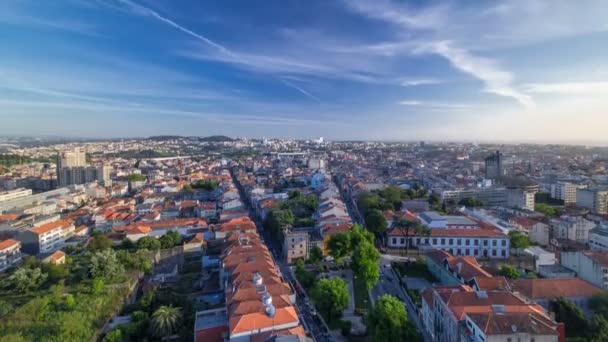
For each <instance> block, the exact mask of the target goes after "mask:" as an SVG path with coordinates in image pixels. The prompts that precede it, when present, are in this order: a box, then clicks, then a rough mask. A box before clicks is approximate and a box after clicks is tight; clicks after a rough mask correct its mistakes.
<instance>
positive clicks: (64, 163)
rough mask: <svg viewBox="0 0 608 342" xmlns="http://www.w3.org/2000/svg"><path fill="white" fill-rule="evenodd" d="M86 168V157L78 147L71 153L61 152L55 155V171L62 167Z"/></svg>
mask: <svg viewBox="0 0 608 342" xmlns="http://www.w3.org/2000/svg"><path fill="white" fill-rule="evenodd" d="M80 166H87V155H86V153H85V152H84V151H81V150H80V149H79V148H78V147H76V148H74V149H73V150H71V151H63V152H60V153H59V154H58V155H57V169H58V170H59V169H61V168H64V167H80Z"/></svg>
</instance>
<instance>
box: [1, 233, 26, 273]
mask: <svg viewBox="0 0 608 342" xmlns="http://www.w3.org/2000/svg"><path fill="white" fill-rule="evenodd" d="M20 262H21V242H19V241H17V240H13V239H7V240H2V241H0V272H3V271H4V270H6V269H7V268H9V267H11V266H14V265H17V264H18V263H20Z"/></svg>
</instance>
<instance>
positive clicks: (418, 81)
mask: <svg viewBox="0 0 608 342" xmlns="http://www.w3.org/2000/svg"><path fill="white" fill-rule="evenodd" d="M440 83H443V81H442V80H438V79H434V78H405V79H401V81H400V83H399V84H401V86H402V87H413V86H419V85H431V84H440Z"/></svg>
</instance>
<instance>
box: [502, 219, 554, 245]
mask: <svg viewBox="0 0 608 342" xmlns="http://www.w3.org/2000/svg"><path fill="white" fill-rule="evenodd" d="M509 222H510V223H511V224H512V225H514V226H515V227H516V228H517V229H519V230H521V231H523V232H526V233H527V234H528V238H529V239H530V241H531V242H534V243H537V244H539V245H541V246H548V245H549V237H550V235H551V226H549V225H548V224H546V223H544V222H541V221H537V220H534V219H531V218H527V217H520V216H515V217H512V218H511V220H510V221H509Z"/></svg>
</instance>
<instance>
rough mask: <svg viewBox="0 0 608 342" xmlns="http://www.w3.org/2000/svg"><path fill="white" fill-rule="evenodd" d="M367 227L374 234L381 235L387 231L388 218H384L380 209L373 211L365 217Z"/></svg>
mask: <svg viewBox="0 0 608 342" xmlns="http://www.w3.org/2000/svg"><path fill="white" fill-rule="evenodd" d="M365 225H366V226H367V229H369V230H370V231H371V232H372V233H374V234H376V235H380V234H382V233H384V231H385V230H386V227H387V222H386V217H384V214H383V213H382V212H381V211H380V210H378V209H374V210H371V211H370V212H369V213H367V215H365Z"/></svg>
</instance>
